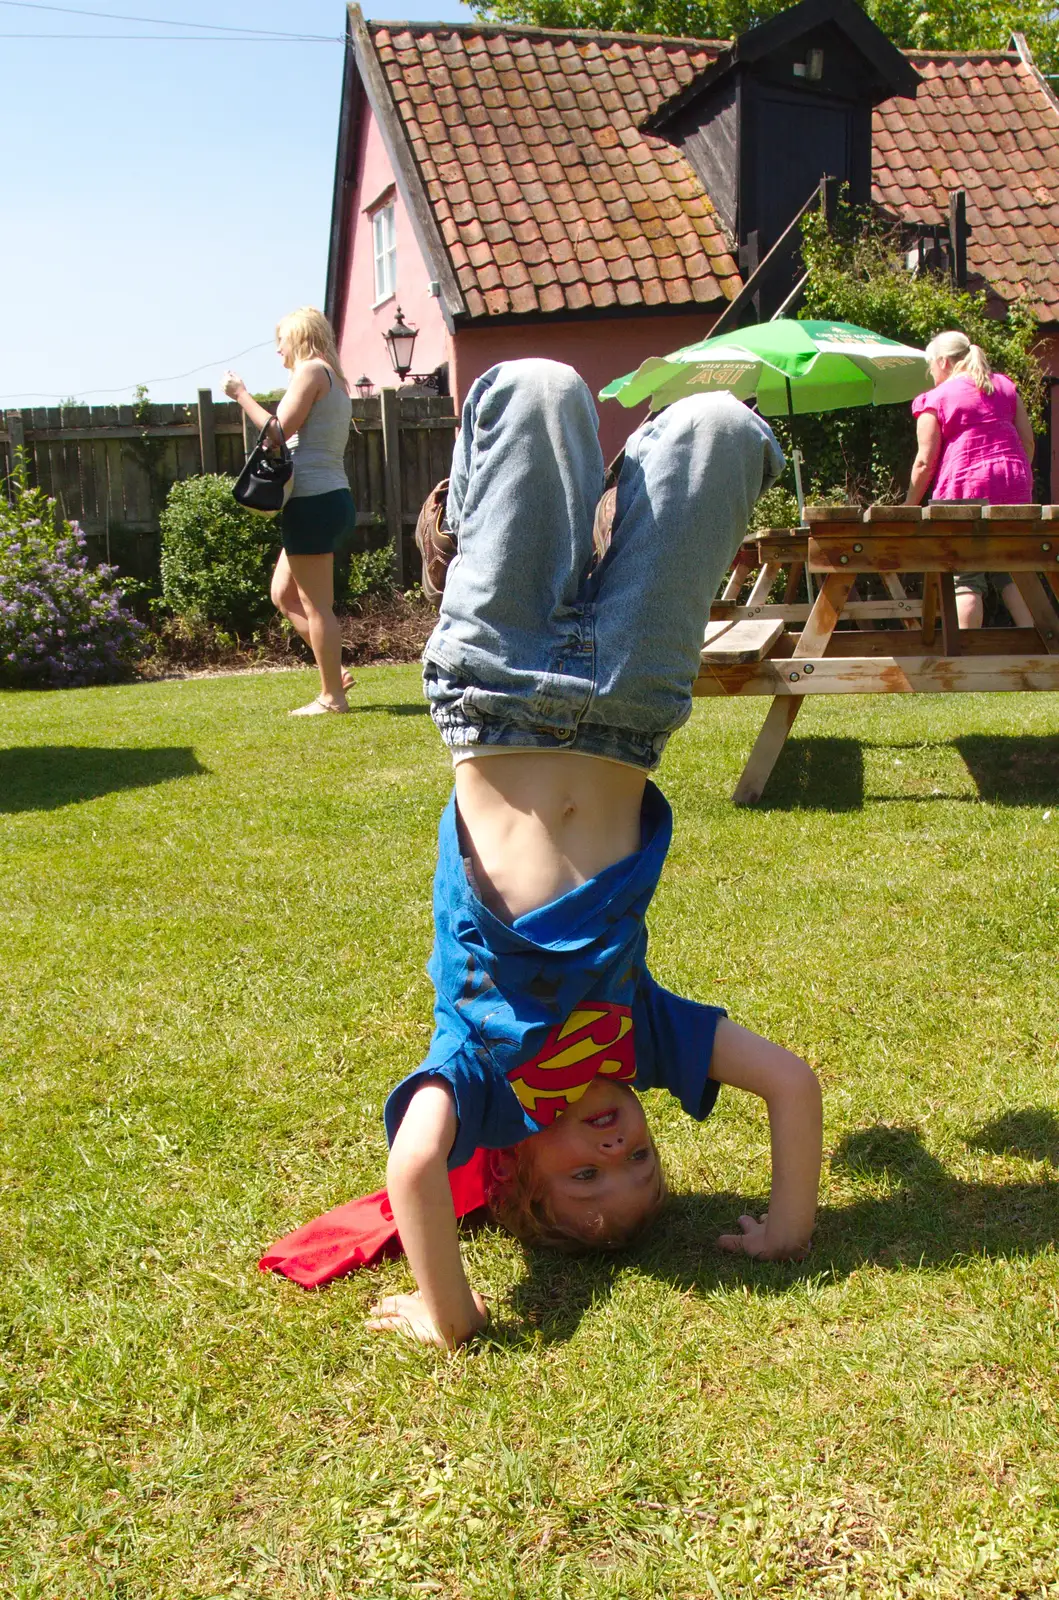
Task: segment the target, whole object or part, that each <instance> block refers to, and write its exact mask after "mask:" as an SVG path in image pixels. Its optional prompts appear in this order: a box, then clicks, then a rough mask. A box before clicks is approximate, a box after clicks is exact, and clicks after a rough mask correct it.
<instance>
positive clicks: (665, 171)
mask: <svg viewBox="0 0 1059 1600" xmlns="http://www.w3.org/2000/svg"><path fill="white" fill-rule="evenodd" d="M347 32H348V49H347V54H346V67H345V74H344V80H343V87H342V109H341V119H340V126H339V137H338V152H337V161H336V171H335V189H334V202H333V209H332V221H331V240H330V251H329V258H328V273H327V298H326V308H327V312H328V315H329V316H330V318H331V320H332V322H333V323H334V325H335V327H336V330H337V332H338V337H339V347H340V351H341V355H342V361H343V365H344V366H345V368H346V371H347V372H348V373H349V374H350V376H351V377H352V378H356V377H359V376H360V375H361V374H364V375H366V376H367V377H368V378H370V379H371V381H372V383H373V384H375V385H376V386H377V387H382V386H384V385H389V384H394V383H395V382H396V381H397V380H396V379H395V376H394V373H393V368H392V366H391V363H390V360H389V356H388V353H387V350H386V346H385V344H384V342H383V337H382V336H383V333H384V332H385V331H386V329H387V328H389V327H390V325H391V324H392V323H393V321H394V319H395V316H396V313H397V310H398V307H400V310H401V312H402V313H403V315H404V318H405V320H406V321H407V322H410V323H412V324H414V325H415V326H416V327H417V328H418V338H417V341H416V345H415V352H414V357H413V363H412V367H413V372H414V373H415V374H424V375H425V374H434V375H435V377H436V378H437V380H438V381H440V383H441V385H442V390H441V392H448V393H451V394H452V396H453V397H454V400H455V403H456V405H457V407H458V406H459V405H460V403H461V402H462V399H463V397H464V395H465V394H466V392H467V390H468V388H469V386H470V384H471V383H472V382H473V381H474V379H475V378H476V377H477V376H478V375H479V374H480V373H482V372H484V371H485V370H486V369H487V368H488V367H490V366H492V365H493V364H494V363H495V362H497V361H500V360H504V359H507V358H511V357H517V356H525V355H537V356H550V357H553V358H555V359H557V360H561V361H566V362H568V363H570V364H571V365H572V366H574V367H576V368H577V369H578V371H579V372H580V373H581V374H582V376H583V377H584V378H585V379H586V381H587V382H588V384H589V386H590V388H591V389H592V390H593V391H594V392H597V391H598V390H599V389H600V388H602V387H603V385H604V384H606V383H608V382H609V381H610V380H611V379H612V378H614V377H616V376H618V375H619V374H621V373H624V372H629V371H631V370H632V369H633V368H634V367H636V366H637V365H639V363H640V362H641V361H642V360H643V359H644V358H645V357H647V356H651V355H661V354H664V353H665V352H666V351H668V350H672V349H675V348H677V347H678V346H680V345H684V344H689V343H691V342H692V341H693V340H695V339H700V338H702V337H703V336H704V335H705V334H707V333H708V332H709V330H710V329H711V327H712V326H713V325H714V323H715V322H716V321H717V318H718V317H719V316H720V315H721V314H722V313H723V312H724V311H725V309H726V308H727V307H728V306H729V304H730V303H731V302H732V300H733V299H735V297H736V296H737V295H738V294H739V293H740V291H741V290H742V288H743V284H744V277H748V276H749V275H750V274H751V273H752V272H753V269H754V268H755V266H756V265H757V263H758V261H759V260H761V259H762V258H763V257H764V256H765V254H766V253H767V252H768V250H769V249H770V248H771V247H772V246H773V245H774V244H775V243H776V241H777V238H778V237H779V236H780V235H781V234H782V233H783V231H784V229H785V227H786V225H787V223H788V222H789V221H790V220H791V218H793V217H794V215H795V214H796V213H797V212H798V210H799V208H800V207H801V206H802V204H803V203H804V202H805V201H806V199H807V198H808V196H809V194H810V192H811V191H812V189H813V188H814V186H815V185H816V184H817V183H818V181H819V179H820V177H821V175H822V174H823V173H825V172H826V173H828V174H831V175H834V176H837V177H838V178H839V179H840V180H841V181H843V182H845V183H847V184H848V186H849V193H850V197H851V198H852V199H853V200H854V201H857V202H860V203H867V202H869V201H873V202H874V203H875V205H876V206H877V207H879V208H881V210H882V211H883V212H884V213H886V214H887V215H889V216H891V217H893V218H894V219H895V220H900V221H903V222H905V223H906V224H908V225H909V227H910V228H916V227H924V226H932V227H933V228H934V229H935V230H936V229H937V227H938V225H939V224H942V223H944V222H945V220H946V218H947V216H948V214H949V200H950V195H952V194H953V193H954V192H957V191H960V192H962V193H963V195H964V196H965V203H966V215H967V221H968V223H969V228H970V231H969V236H968V237H967V238H966V239H965V240H964V244H963V247H962V248H965V249H966V273H967V280H968V281H969V283H970V284H971V286H973V287H981V286H988V287H989V289H990V290H991V291H992V292H993V294H994V295H995V296H996V298H997V302H998V307H999V306H1000V305H1001V303H1010V302H1011V301H1013V300H1015V299H1018V298H1022V299H1023V300H1024V301H1025V303H1027V304H1028V305H1030V306H1031V307H1032V309H1033V312H1034V314H1035V316H1036V317H1037V319H1038V322H1039V324H1040V328H1041V335H1042V339H1041V351H1040V353H1041V355H1042V358H1043V361H1044V365H1045V370H1046V371H1047V372H1048V373H1050V374H1055V376H1054V377H1053V378H1051V380H1050V390H1051V392H1050V401H1049V412H1050V419H1049V420H1051V415H1054V419H1055V421H1054V425H1052V426H1050V430H1049V431H1050V435H1051V447H1052V481H1053V489H1052V498H1053V499H1059V102H1057V101H1056V97H1055V96H1054V94H1053V93H1052V91H1051V89H1050V88H1049V86H1048V85H1047V83H1046V82H1045V81H1044V79H1043V78H1042V77H1041V76H1040V74H1039V73H1038V71H1037V69H1036V67H1035V66H1034V64H1033V60H1032V57H1031V56H1030V54H1029V51H1028V50H1027V48H1026V45H1025V41H1024V40H1023V39H1022V38H1021V36H1019V35H1015V36H1014V37H1013V39H1012V42H1011V45H1010V46H1009V48H1008V50H1007V51H991V52H990V51H986V52H976V53H975V54H974V55H961V56H952V55H943V54H940V53H936V54H923V53H919V52H902V51H898V50H897V49H895V48H894V46H893V45H891V44H890V42H889V41H888V40H887V39H886V37H885V35H884V34H882V33H881V32H880V30H879V29H878V28H877V27H876V26H875V24H874V23H872V22H871V21H870V19H869V18H868V17H867V16H866V15H865V13H864V12H863V11H861V10H860V8H859V7H858V6H857V5H856V4H854V0H801V3H800V4H797V5H794V6H792V7H791V8H789V9H788V10H787V11H784V12H782V13H780V14H779V15H778V16H777V17H774V18H772V19H771V21H769V22H766V23H764V24H762V25H761V26H760V27H758V28H754V29H751V30H750V31H749V32H748V33H745V34H743V35H741V36H740V38H738V39H736V40H734V41H731V42H729V43H724V42H719V41H711V40H692V39H673V38H660V37H654V36H645V35H632V34H595V33H577V32H560V31H555V30H549V29H540V28H523V27H517V26H515V25H507V26H493V25H483V24H477V23H473V24H459V25H456V24H451V23H437V24H429V23H415V24H406V23H387V22H366V21H365V19H364V18H363V16H362V14H361V12H360V9H359V7H357V6H355V5H351V6H349V8H348V24H347ZM953 248H954V253H955V246H954V247H953ZM788 266H789V273H788V277H789V281H786V280H785V279H784V277H783V274H782V272H781V274H780V276H779V278H778V279H777V280H776V281H775V282H773V284H772V285H771V287H770V289H769V291H768V293H766V292H765V291H764V289H763V290H762V292H761V294H760V295H759V297H758V299H757V301H756V302H755V305H754V306H753V308H752V309H750V310H749V311H748V313H747V315H748V316H750V317H751V318H753V317H754V316H755V315H756V316H759V317H768V316H769V315H771V314H772V313H773V312H774V311H775V310H776V309H777V306H778V305H779V304H780V303H781V301H782V299H783V298H784V296H785V295H786V294H787V292H788V291H789V289H790V288H791V287H792V286H793V283H794V277H795V275H796V272H797V262H796V257H793V256H792V259H791V261H790V263H789V264H788ZM755 282H756V280H755ZM729 320H730V319H729ZM737 320H746V318H745V317H744V318H742V319H737ZM638 420H639V414H638V413H635V412H633V413H630V412H627V411H624V410H623V409H622V408H621V407H619V406H618V405H617V404H616V402H613V401H611V402H608V403H606V404H604V405H602V406H601V429H600V431H601V436H602V440H603V447H604V451H605V453H606V454H607V455H608V456H610V455H613V454H614V453H616V451H617V450H618V448H619V447H620V445H621V443H622V441H623V440H624V438H625V436H626V434H627V433H628V432H629V430H630V428H631V427H632V426H633V425H634V424H635V422H637V421H638Z"/></svg>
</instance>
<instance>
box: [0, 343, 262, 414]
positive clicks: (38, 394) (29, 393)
mask: <svg viewBox="0 0 1059 1600" xmlns="http://www.w3.org/2000/svg"><path fill="white" fill-rule="evenodd" d="M274 343H275V341H274V340H273V339H262V341H261V343H260V344H248V345H247V347H246V349H245V350H237V351H236V352H235V354H234V355H230V356H221V357H220V358H219V359H218V360H216V361H200V362H199V364H198V366H197V367H189V368H188V370H187V372H171V373H170V374H169V376H168V377H167V378H146V379H144V380H142V381H143V387H144V388H145V389H149V388H150V386H151V384H152V383H176V382H177V380H178V379H179V378H193V377H194V376H195V374H196V372H204V371H205V370H206V368H207V367H225V366H227V365H228V362H229V361H238V360H239V357H240V356H248V355H250V354H251V352H252V351H254V350H264V348H265V346H266V345H270V344H274ZM137 387H138V385H137V384H135V383H123V384H121V385H120V386H119V387H118V388H116V389H82V390H81V391H80V392H81V394H83V395H85V394H128V393H129V392H130V390H133V389H136V388H137ZM26 398H28V399H30V400H68V399H69V400H76V399H77V398H78V397H77V395H72V394H70V393H69V392H67V393H66V394H48V393H45V391H44V390H43V389H23V390H22V392H21V395H12V394H6V395H0V400H18V399H26Z"/></svg>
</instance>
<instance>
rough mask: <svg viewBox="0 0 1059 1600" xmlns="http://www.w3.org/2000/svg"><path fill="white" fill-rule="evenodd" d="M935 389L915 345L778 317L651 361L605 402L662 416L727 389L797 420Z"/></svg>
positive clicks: (611, 390) (769, 412)
mask: <svg viewBox="0 0 1059 1600" xmlns="http://www.w3.org/2000/svg"><path fill="white" fill-rule="evenodd" d="M927 383H929V375H928V373H927V366H926V356H925V355H924V353H923V351H922V350H915V349H913V348H912V346H911V345H907V344H898V343H897V342H896V340H894V339H884V338H883V336H882V334H879V333H872V332H871V330H870V329H869V328H858V327H856V325H855V324H854V323H852V322H797V321H795V320H793V319H792V318H789V317H787V318H781V317H778V318H777V319H776V320H775V321H774V322H759V323H756V324H755V325H754V326H753V327H750V328H737V329H735V330H734V331H733V332H732V333H725V334H722V335H721V336H720V337H719V338H717V339H700V340H699V342H698V343H697V344H689V345H685V346H684V348H683V349H682V350H674V351H673V354H672V355H668V356H649V357H648V359H647V360H646V361H644V362H642V363H641V364H640V366H639V367H638V368H637V369H636V371H635V372H630V373H627V374H626V376H625V377H624V378H615V379H614V382H613V383H608V385H607V387H606V388H605V389H601V390H600V393H599V398H600V399H601V400H617V401H618V402H619V403H620V404H621V405H623V406H636V405H639V404H640V402H641V401H643V400H650V402H651V406H652V408H653V409H654V410H658V409H659V408H660V407H662V406H666V405H669V404H670V403H671V402H672V401H674V400H680V399H682V398H683V397H684V395H687V394H706V393H710V392H711V391H713V390H722V389H727V390H728V391H729V392H730V393H731V394H734V395H735V397H736V399H738V400H750V399H752V398H754V399H756V400H757V408H758V410H759V411H760V412H761V414H762V416H764V417H792V416H808V415H810V414H811V413H813V412H817V411H837V410H839V409H840V408H841V407H843V406H871V405H875V406H882V405H891V404H894V403H896V402H898V401H902V400H911V399H913V398H914V396H915V395H917V394H919V393H920V392H921V391H922V389H923V388H924V386H925V385H926V384H927Z"/></svg>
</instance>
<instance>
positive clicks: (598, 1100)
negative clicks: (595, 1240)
mask: <svg viewBox="0 0 1059 1600" xmlns="http://www.w3.org/2000/svg"><path fill="white" fill-rule="evenodd" d="M533 1165H534V1170H535V1171H536V1173H537V1176H538V1178H539V1179H540V1180H541V1182H542V1183H543V1184H544V1187H545V1190H546V1192H547V1196H548V1202H549V1205H550V1207H551V1210H552V1213H553V1215H554V1216H555V1219H556V1221H557V1222H560V1223H562V1224H563V1225H565V1226H569V1227H570V1228H571V1229H572V1230H573V1231H574V1232H576V1233H578V1234H580V1235H582V1236H583V1237H585V1238H586V1239H590V1238H591V1236H592V1234H593V1233H594V1232H595V1231H596V1230H597V1229H598V1231H599V1232H600V1233H601V1234H603V1235H604V1236H606V1235H608V1234H610V1233H611V1232H616V1233H618V1232H620V1233H624V1232H625V1231H626V1230H628V1229H630V1228H632V1227H634V1226H635V1224H636V1223H637V1222H638V1221H639V1220H640V1218H641V1217H643V1216H644V1215H645V1214H646V1213H647V1212H648V1211H649V1210H651V1209H652V1208H653V1207H654V1206H655V1205H656V1204H657V1202H658V1198H659V1195H660V1193H661V1187H662V1173H661V1169H660V1167H659V1163H658V1154H657V1151H656V1150H655V1147H654V1142H653V1140H652V1139H651V1135H650V1134H649V1133H648V1131H647V1119H646V1118H645V1117H644V1114H643V1107H642V1106H641V1105H640V1102H639V1100H638V1098H637V1096H636V1095H635V1094H634V1093H633V1091H632V1090H631V1089H630V1088H628V1087H627V1086H626V1085H625V1084H623V1083H616V1082H615V1081H614V1080H613V1079H608V1078H595V1079H594V1080H593V1082H592V1083H591V1084H589V1086H588V1088H587V1089H586V1090H585V1092H584V1094H583V1095H582V1096H581V1098H580V1100H578V1101H577V1103H576V1105H573V1106H571V1107H570V1109H569V1110H568V1111H564V1112H563V1114H562V1116H561V1117H560V1118H559V1119H558V1120H557V1121H556V1122H553V1123H552V1124H551V1126H550V1127H548V1128H542V1129H541V1131H540V1133H538V1134H536V1135H534V1139H533Z"/></svg>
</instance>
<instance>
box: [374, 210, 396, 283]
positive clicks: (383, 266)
mask: <svg viewBox="0 0 1059 1600" xmlns="http://www.w3.org/2000/svg"><path fill="white" fill-rule="evenodd" d="M371 240H372V247H373V251H374V260H375V305H377V306H379V305H382V303H383V301H384V300H392V299H393V297H394V295H395V294H396V293H397V211H396V202H395V200H394V199H393V198H391V199H389V200H387V202H386V204H385V205H381V206H379V208H378V209H377V210H376V211H373V212H372V213H371Z"/></svg>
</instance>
